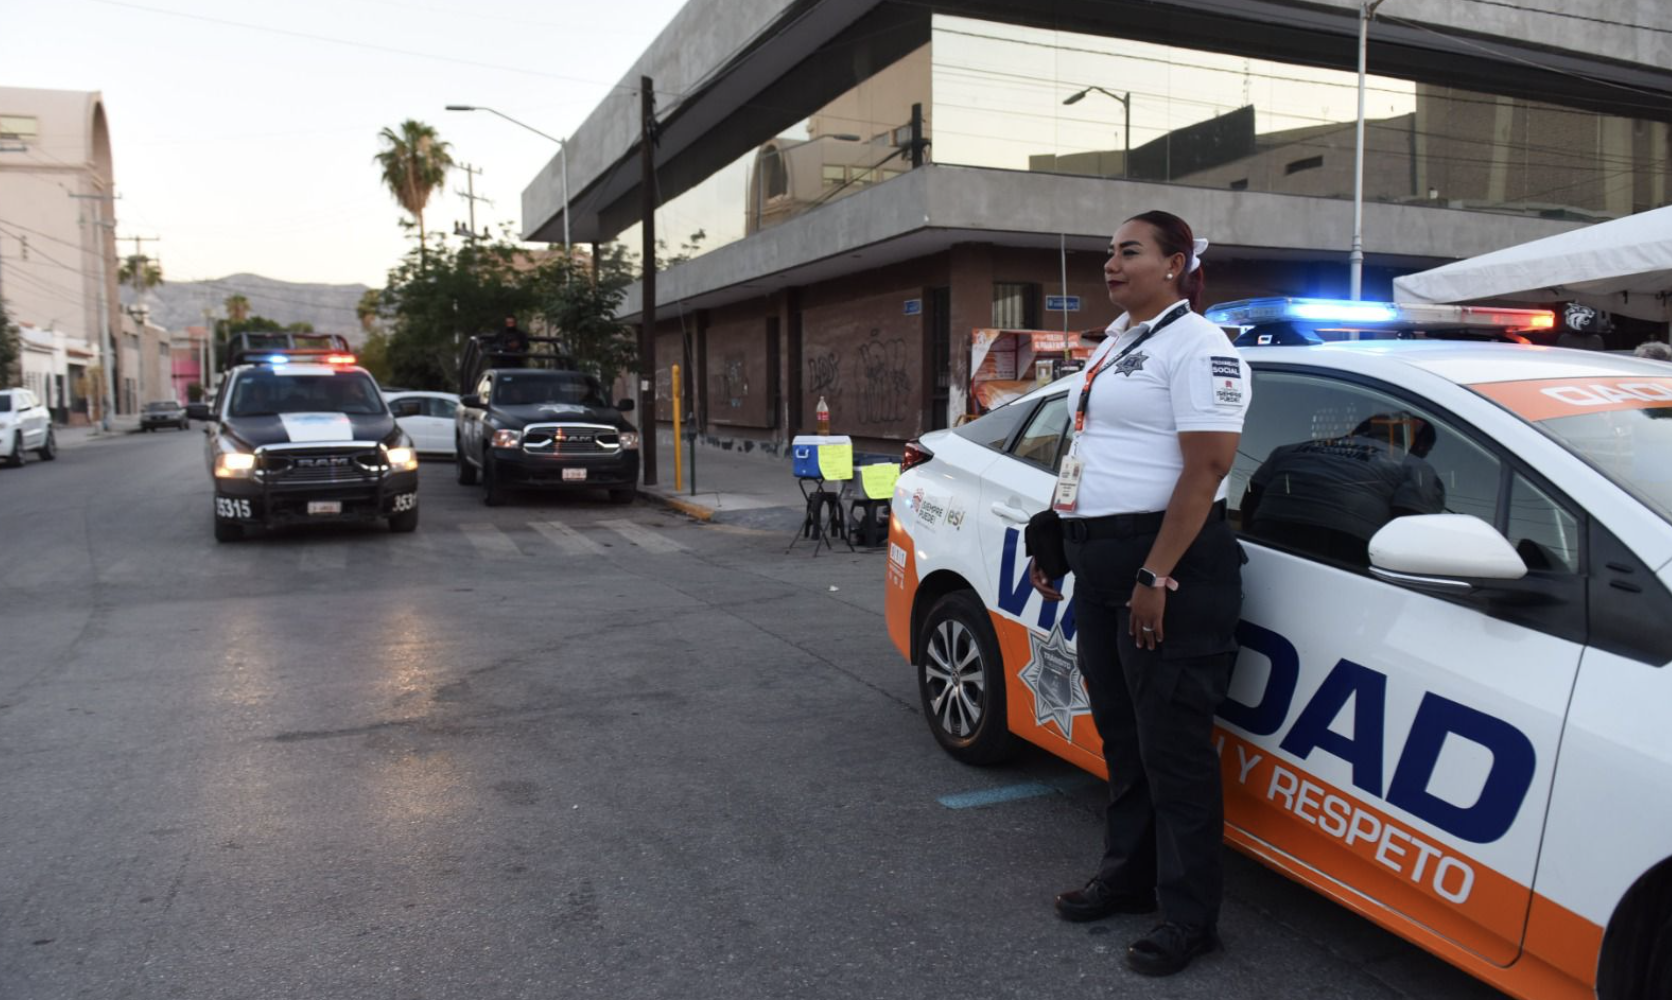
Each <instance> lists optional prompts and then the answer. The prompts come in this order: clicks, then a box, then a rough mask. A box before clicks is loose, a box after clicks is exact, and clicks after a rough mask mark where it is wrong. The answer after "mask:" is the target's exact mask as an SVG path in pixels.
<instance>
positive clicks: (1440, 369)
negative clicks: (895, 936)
mask: <svg viewBox="0 0 1672 1000" xmlns="http://www.w3.org/2000/svg"><path fill="white" fill-rule="evenodd" d="M1206 315H1207V316H1208V318H1209V319H1211V320H1213V321H1214V322H1216V323H1219V324H1220V325H1222V326H1226V327H1241V328H1243V333H1242V335H1241V336H1240V337H1239V338H1238V339H1237V343H1238V345H1239V346H1246V350H1245V351H1244V352H1243V356H1244V357H1245V358H1246V359H1247V360H1248V362H1249V364H1250V367H1251V377H1252V379H1253V382H1254V385H1253V390H1254V391H1253V403H1252V405H1251V407H1250V409H1249V411H1248V414H1247V419H1246V423H1245V426H1244V431H1243V435H1242V441H1241V446H1240V449H1239V456H1238V459H1237V462H1236V465H1235V467H1234V469H1233V471H1232V472H1231V475H1230V493H1229V511H1230V513H1229V516H1230V519H1231V522H1232V524H1233V525H1235V526H1236V527H1237V529H1238V531H1239V533H1240V536H1241V538H1242V542H1243V547H1244V549H1245V550H1246V552H1247V554H1248V563H1247V565H1246V566H1245V567H1244V571H1243V584H1244V592H1245V598H1244V603H1243V612H1242V622H1241V625H1240V627H1239V632H1238V637H1239V639H1240V641H1241V643H1242V652H1241V654H1240V657H1239V659H1238V661H1237V666H1236V671H1235V674H1234V676H1233V679H1232V684H1231V689H1230V694H1229V697H1228V698H1227V700H1226V702H1225V703H1224V705H1223V707H1222V708H1221V709H1220V711H1219V726H1218V732H1217V736H1216V739H1217V745H1218V748H1219V755H1220V760H1221V765H1222V768H1223V775H1224V787H1225V806H1226V809H1225V819H1226V821H1225V839H1226V840H1227V842H1229V843H1230V844H1231V845H1232V846H1234V847H1236V848H1238V849H1239V850H1241V851H1243V852H1245V853H1247V854H1249V855H1251V856H1253V857H1255V858H1257V859H1259V860H1261V861H1263V862H1265V863H1266V864H1268V865H1270V866H1272V867H1273V868H1276V869H1278V870H1279V871H1281V872H1283V873H1285V874H1287V875H1289V876H1290V877H1292V878H1295V879H1297V880H1299V881H1301V882H1304V883H1306V884H1307V885H1310V886H1312V887H1313V888H1315V889H1317V890H1318V891H1319V892H1321V893H1324V894H1325V895H1327V896H1330V897H1332V898H1334V899H1336V900H1338V901H1339V902H1341V903H1342V904H1343V905H1345V906H1347V907H1348V908H1350V909H1352V910H1354V911H1355V912H1357V913H1360V914H1362V915H1363V916H1365V917H1368V918H1369V919H1371V920H1373V921H1375V922H1376V923H1378V924H1380V925H1382V926H1383V927H1386V928H1388V929H1389V930H1391V931H1393V932H1395V933H1397V934H1399V935H1401V936H1403V937H1405V938H1407V939H1409V940H1411V941H1413V942H1415V943H1416V944H1418V945H1420V946H1422V947H1424V948H1426V949H1428V950H1429V951H1431V952H1433V953H1434V954H1436V955H1438V956H1440V957H1441V958H1443V959H1445V960H1447V961H1449V962H1451V963H1453V964H1455V965H1457V966H1459V967H1460V968H1462V969H1464V970H1466V971H1468V972H1470V973H1471V974H1473V975H1475V976H1477V977H1479V978H1480V979H1483V980H1485V981H1487V982H1489V983H1491V984H1493V985H1494V986H1496V987H1498V988H1500V989H1503V990H1505V991H1507V992H1509V993H1511V994H1514V995H1516V996H1520V997H1527V998H1538V1000H1552V998H1568V997H1589V996H1593V995H1595V996H1600V997H1602V998H1604V1000H1638V998H1649V997H1656V998H1659V997H1665V996H1668V995H1669V994H1672V366H1668V365H1666V364H1665V363H1662V362H1654V361H1647V360H1642V359H1637V358H1631V357H1623V356H1617V355H1608V354H1602V353H1595V352H1583V351H1566V350H1560V349H1553V348H1546V347H1540V346H1537V345H1534V344H1529V343H1519V344H1517V343H1483V342H1473V343H1471V342H1459V339H1458V338H1461V339H1462V340H1464V341H1467V340H1469V339H1480V338H1482V337H1483V335H1484V336H1496V337H1498V338H1499V339H1509V340H1525V339H1526V338H1525V337H1523V336H1520V335H1519V334H1518V333H1517V332H1516V331H1517V329H1526V328H1532V329H1537V328H1541V327H1542V328H1545V329H1548V327H1549V326H1550V323H1551V317H1550V315H1549V314H1548V313H1544V312H1539V311H1532V310H1484V309H1469V308H1466V307H1455V306H1454V307H1443V306H1442V307H1435V306H1424V307H1420V309H1414V310H1413V309H1403V308H1401V307H1399V306H1394V305H1389V304H1379V303H1331V302H1327V301H1318V300H1261V301H1255V302H1243V303H1233V304H1230V305H1227V306H1222V307H1216V308H1215V309H1213V310H1209V311H1208V313H1207V314H1206ZM1443 338H1444V339H1443ZM1072 377H1073V376H1070V378H1072ZM1068 386H1069V379H1062V380H1059V381H1057V382H1055V383H1053V384H1050V385H1046V386H1043V387H1041V388H1039V389H1036V390H1035V391H1033V392H1032V393H1029V394H1028V395H1026V396H1023V397H1021V398H1020V399H1018V400H1017V401H1015V402H1013V403H1010V404H1008V405H1006V406H1002V407H1000V408H998V409H995V410H993V411H992V412H991V413H988V414H986V415H985V416H982V417H980V418H978V419H976V420H974V421H972V422H969V423H967V424H964V425H962V426H960V427H957V428H954V429H950V430H944V431H935V432H933V433H930V434H926V435H924V436H923V437H922V438H921V439H920V440H919V441H916V442H913V443H912V444H911V445H909V446H908V448H907V459H906V463H905V465H906V468H905V471H904V473H903V474H902V475H901V477H900V480H899V483H898V486H897V487H896V490H895V495H894V501H893V516H892V521H891V525H890V546H889V561H888V567H887V581H886V587H887V610H888V628H889V632H890V636H891V638H892V639H893V641H894V643H895V645H896V646H898V647H899V649H900V651H901V653H902V654H904V655H905V656H906V658H907V659H908V660H909V662H911V663H912V664H913V665H914V669H915V671H916V673H917V677H918V685H919V689H920V691H921V695H922V702H923V709H924V715H925V717H926V718H927V719H928V721H929V724H930V728H931V730H932V731H933V733H934V736H935V738H936V739H937V741H939V743H940V744H941V746H942V747H943V748H945V749H946V750H947V751H948V752H949V753H951V754H952V755H953V756H955V757H957V758H959V759H961V760H964V761H968V762H971V763H987V762H992V761H996V760H1000V759H1003V758H1004V757H1005V756H1006V755H1007V754H1008V753H1010V752H1011V751H1013V750H1014V749H1016V747H1017V746H1018V740H1025V741H1027V742H1030V743H1034V744H1037V745H1039V746H1041V747H1044V748H1045V749H1047V750H1049V751H1051V752H1052V753H1054V754H1057V755H1059V756H1061V757H1063V758H1064V759H1066V760H1068V761H1071V762H1073V763H1075V764H1077V765H1079V766H1081V767H1083V768H1085V769H1086V770H1088V771H1092V772H1095V773H1098V774H1104V773H1105V771H1104V767H1103V761H1102V758H1101V753H1100V752H1101V741H1100V740H1099V738H1098V735H1097V732H1096V730H1095V729H1094V727H1093V725H1092V720H1091V715H1090V708H1089V706H1088V703H1087V698H1086V693H1085V689H1084V686H1083V683H1082V681H1081V678H1080V675H1079V671H1078V670H1077V668H1076V666H1075V660H1074V633H1075V604H1074V599H1073V583H1074V581H1073V579H1072V578H1069V579H1068V580H1067V581H1066V582H1065V583H1064V585H1063V586H1062V590H1063V592H1064V595H1065V599H1064V601H1062V602H1060V603H1053V602H1047V601H1045V600H1044V599H1043V598H1042V597H1040V595H1039V594H1038V593H1036V592H1035V591H1034V589H1033V588H1032V587H1031V586H1030V585H1029V582H1028V559H1027V555H1026V552H1025V548H1024V546H1023V544H1022V528H1023V526H1024V525H1025V524H1026V522H1027V520H1028V518H1029V517H1030V516H1031V515H1032V514H1033V513H1034V512H1036V511H1038V510H1041V509H1043V508H1044V507H1045V505H1046V503H1047V502H1048V500H1049V497H1050V495H1051V490H1052V487H1053V485H1054V482H1055V473H1056V468H1057V464H1058V462H1059V461H1060V459H1061V456H1062V455H1064V454H1065V453H1066V451H1067V443H1068V441H1069V439H1070V436H1071V435H1072V433H1073V429H1072V421H1070V420H1069V419H1068V417H1069V414H1068V412H1067V408H1066V404H1065V395H1066V392H1067V389H1068ZM1413 511H1414V512H1413Z"/></svg>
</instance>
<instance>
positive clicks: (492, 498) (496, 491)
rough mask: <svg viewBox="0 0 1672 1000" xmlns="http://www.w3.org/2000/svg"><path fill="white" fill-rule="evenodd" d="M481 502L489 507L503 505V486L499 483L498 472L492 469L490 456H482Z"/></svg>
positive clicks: (492, 462)
mask: <svg viewBox="0 0 1672 1000" xmlns="http://www.w3.org/2000/svg"><path fill="white" fill-rule="evenodd" d="M482 502H483V503H485V504H487V505H488V506H489V507H503V506H504V505H505V487H503V486H501V485H500V484H499V473H498V472H495V471H494V461H493V459H492V458H491V457H490V456H487V455H483V456H482Z"/></svg>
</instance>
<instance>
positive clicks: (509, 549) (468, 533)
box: [459, 523, 522, 556]
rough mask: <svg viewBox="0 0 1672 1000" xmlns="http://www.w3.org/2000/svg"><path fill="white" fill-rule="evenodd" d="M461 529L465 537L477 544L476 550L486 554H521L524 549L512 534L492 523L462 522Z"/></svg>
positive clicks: (471, 542)
mask: <svg viewBox="0 0 1672 1000" xmlns="http://www.w3.org/2000/svg"><path fill="white" fill-rule="evenodd" d="M459 530H460V531H462V532H464V537H466V538H468V539H470V544H472V545H474V546H476V551H477V552H480V553H481V554H482V555H485V556H520V555H522V549H519V548H517V543H516V542H513V541H512V540H511V536H510V535H507V534H506V533H505V532H503V531H500V530H499V529H498V528H496V527H494V526H493V525H491V524H481V523H473V524H461V525H459Z"/></svg>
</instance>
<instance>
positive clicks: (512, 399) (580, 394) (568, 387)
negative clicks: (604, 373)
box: [493, 371, 610, 406]
mask: <svg viewBox="0 0 1672 1000" xmlns="http://www.w3.org/2000/svg"><path fill="white" fill-rule="evenodd" d="M493 401H494V402H495V403H496V404H498V405H501V406H528V405H538V404H541V403H569V404H572V405H575V406H608V405H610V404H609V402H608V401H607V400H605V399H604V390H603V387H602V386H600V385H599V384H598V380H597V379H595V378H593V377H592V376H590V375H584V374H582V373H580V372H543V371H522V372H501V373H500V374H499V375H497V376H495V377H494V384H493Z"/></svg>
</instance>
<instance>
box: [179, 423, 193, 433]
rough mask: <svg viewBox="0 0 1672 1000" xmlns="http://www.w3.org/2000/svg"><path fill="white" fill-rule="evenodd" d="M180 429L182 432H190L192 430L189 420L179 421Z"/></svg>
mask: <svg viewBox="0 0 1672 1000" xmlns="http://www.w3.org/2000/svg"><path fill="white" fill-rule="evenodd" d="M180 429H181V430H183V431H189V430H191V429H192V422H191V421H190V420H182V421H180Z"/></svg>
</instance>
